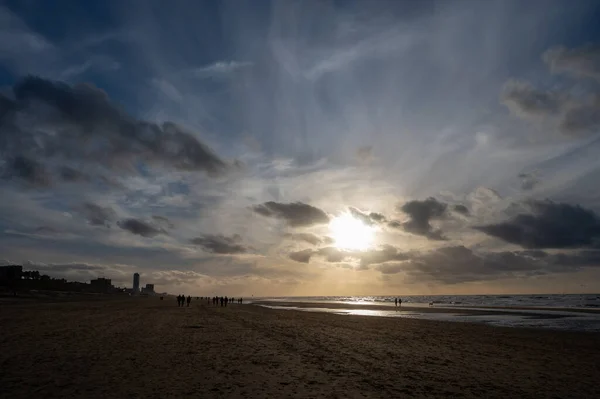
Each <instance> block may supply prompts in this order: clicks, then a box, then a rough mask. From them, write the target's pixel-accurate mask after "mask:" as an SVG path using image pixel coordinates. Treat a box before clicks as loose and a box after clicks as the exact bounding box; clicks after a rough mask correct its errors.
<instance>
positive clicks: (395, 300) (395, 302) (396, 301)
mask: <svg viewBox="0 0 600 399" xmlns="http://www.w3.org/2000/svg"><path fill="white" fill-rule="evenodd" d="M394 306H395V307H398V298H394Z"/></svg>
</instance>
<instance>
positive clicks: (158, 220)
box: [152, 215, 175, 229]
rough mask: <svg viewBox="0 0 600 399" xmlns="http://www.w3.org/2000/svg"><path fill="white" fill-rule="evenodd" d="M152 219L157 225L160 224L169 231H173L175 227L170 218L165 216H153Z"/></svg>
mask: <svg viewBox="0 0 600 399" xmlns="http://www.w3.org/2000/svg"><path fill="white" fill-rule="evenodd" d="M152 219H153V220H154V221H155V222H156V223H158V224H160V225H162V226H165V227H167V228H169V229H172V228H174V227H175V225H174V224H173V223H171V221H170V220H169V219H168V218H166V217H164V216H158V215H152Z"/></svg>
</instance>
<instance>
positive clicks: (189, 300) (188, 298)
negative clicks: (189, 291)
mask: <svg viewBox="0 0 600 399" xmlns="http://www.w3.org/2000/svg"><path fill="white" fill-rule="evenodd" d="M190 302H192V297H191V296H189V295H188V297H187V305H188V307H189V306H190Z"/></svg>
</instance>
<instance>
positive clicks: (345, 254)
mask: <svg viewBox="0 0 600 399" xmlns="http://www.w3.org/2000/svg"><path fill="white" fill-rule="evenodd" d="M288 256H289V257H290V259H292V260H295V261H296V262H302V263H309V261H310V259H311V258H312V257H313V256H319V257H322V258H323V259H324V260H325V261H326V262H330V263H339V262H343V261H346V260H349V259H355V260H358V261H359V263H360V266H361V267H367V266H369V265H372V264H377V263H385V262H391V261H403V260H407V259H409V257H408V255H407V254H406V253H403V252H400V251H399V250H398V249H397V248H395V247H393V246H391V245H383V246H381V248H379V249H371V250H368V251H347V250H342V249H339V248H336V247H323V248H319V249H315V250H312V249H305V250H302V251H297V252H292V253H290V254H289V255H288Z"/></svg>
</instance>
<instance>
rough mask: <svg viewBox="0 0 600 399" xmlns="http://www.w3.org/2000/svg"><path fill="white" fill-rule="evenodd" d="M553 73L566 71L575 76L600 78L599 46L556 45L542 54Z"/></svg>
mask: <svg viewBox="0 0 600 399" xmlns="http://www.w3.org/2000/svg"><path fill="white" fill-rule="evenodd" d="M542 58H543V60H544V62H546V64H548V66H549V68H550V71H551V72H553V73H568V74H571V75H574V76H576V77H588V78H593V79H596V80H600V46H598V45H585V46H581V47H577V48H572V49H569V48H566V47H564V46H558V47H554V48H551V49H549V50H548V51H546V52H545V53H544V55H543V56H542Z"/></svg>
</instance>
